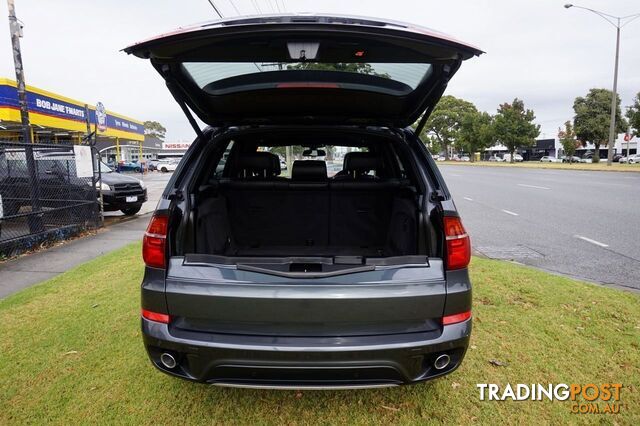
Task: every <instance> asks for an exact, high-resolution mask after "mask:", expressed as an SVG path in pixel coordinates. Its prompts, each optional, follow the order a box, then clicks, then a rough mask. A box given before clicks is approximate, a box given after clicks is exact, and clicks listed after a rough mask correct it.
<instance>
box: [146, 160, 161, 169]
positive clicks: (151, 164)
mask: <svg viewBox="0 0 640 426" xmlns="http://www.w3.org/2000/svg"><path fill="white" fill-rule="evenodd" d="M158 163H160V160H149V161H148V162H147V167H148V169H149V171H150V172H153V171H156V170H158Z"/></svg>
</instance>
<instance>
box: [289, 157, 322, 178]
mask: <svg viewBox="0 0 640 426" xmlns="http://www.w3.org/2000/svg"><path fill="white" fill-rule="evenodd" d="M291 179H292V180H294V181H307V182H326V181H327V164H326V163H325V162H324V161H321V160H296V161H294V162H293V166H292V168H291Z"/></svg>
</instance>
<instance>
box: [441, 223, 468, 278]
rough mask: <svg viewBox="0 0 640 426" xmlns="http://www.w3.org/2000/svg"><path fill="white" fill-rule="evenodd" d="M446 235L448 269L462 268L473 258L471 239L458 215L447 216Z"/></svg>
mask: <svg viewBox="0 0 640 426" xmlns="http://www.w3.org/2000/svg"><path fill="white" fill-rule="evenodd" d="M444 235H445V239H446V241H447V270H450V271H451V270H454V269H462V268H466V267H467V265H469V261H470V260H471V240H470V239H469V235H467V231H465V229H464V226H462V221H461V220H460V218H459V217H457V216H445V218H444Z"/></svg>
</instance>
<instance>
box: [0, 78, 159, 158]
mask: <svg viewBox="0 0 640 426" xmlns="http://www.w3.org/2000/svg"><path fill="white" fill-rule="evenodd" d="M26 89H27V93H26V95H27V105H28V108H29V120H30V122H31V128H32V140H33V142H35V143H64V144H69V143H73V144H77V143H80V142H81V141H82V138H83V136H85V135H86V133H87V124H88V125H89V126H90V128H91V131H93V130H94V129H97V135H98V137H97V144H98V149H101V148H100V146H105V147H109V148H110V147H113V153H112V155H113V156H114V157H113V158H119V159H120V160H125V161H126V160H129V161H131V159H132V157H134V156H135V157H136V158H138V157H139V156H141V155H142V156H145V155H150V152H151V151H152V150H151V148H152V147H151V146H150V147H148V148H147V147H146V146H145V143H144V142H145V135H144V124H143V123H142V121H140V120H136V119H134V118H131V117H127V116H125V115H122V114H119V113H115V112H113V111H108V110H105V111H104V113H103V112H102V108H100V107H99V108H98V111H99V112H98V115H97V116H98V118H100V120H99V124H100V125H99V126H98V125H96V123H97V121H96V106H94V105H88V104H87V103H86V102H82V101H79V100H76V99H71V98H68V97H66V96H63V95H59V94H57V93H53V92H50V91H48V90H43V89H39V88H37V87H33V86H27V87H26ZM21 129H22V125H21V120H20V104H19V101H18V90H17V88H16V82H15V81H14V80H10V79H8V78H0V140H4V141H21V140H22V130H21ZM157 148H158V150H159V149H161V146H158V147H157ZM147 151H149V153H148V152H147ZM109 153H111V151H109Z"/></svg>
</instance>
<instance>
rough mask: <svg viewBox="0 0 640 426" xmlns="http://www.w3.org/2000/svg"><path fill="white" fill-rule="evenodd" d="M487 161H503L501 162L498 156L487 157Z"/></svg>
mask: <svg viewBox="0 0 640 426" xmlns="http://www.w3.org/2000/svg"><path fill="white" fill-rule="evenodd" d="M489 161H492V162H496V161H497V162H500V161H503V160H502V158H501V157H500V156H498V155H492V156H491V157H489Z"/></svg>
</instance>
